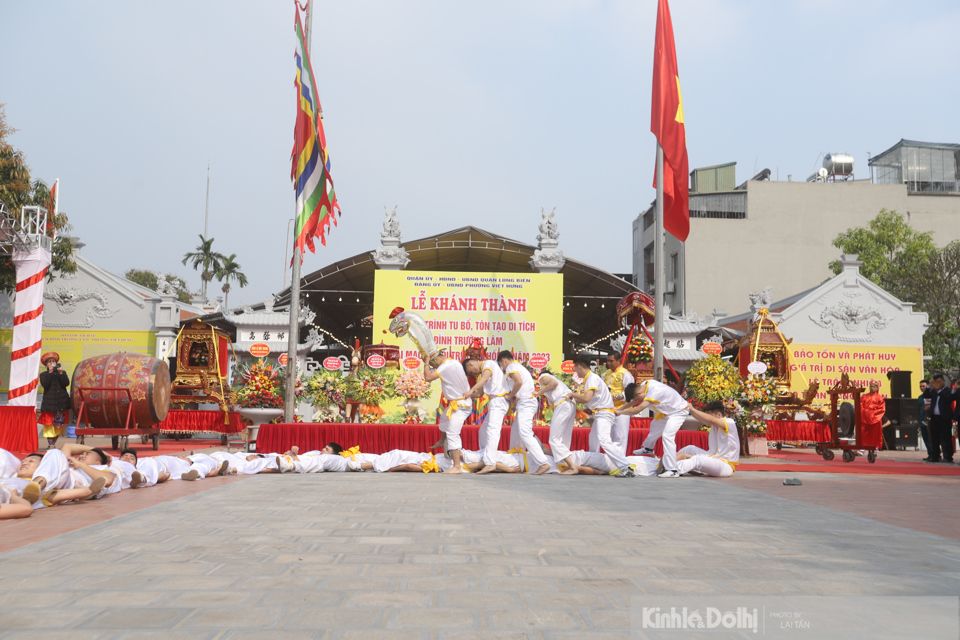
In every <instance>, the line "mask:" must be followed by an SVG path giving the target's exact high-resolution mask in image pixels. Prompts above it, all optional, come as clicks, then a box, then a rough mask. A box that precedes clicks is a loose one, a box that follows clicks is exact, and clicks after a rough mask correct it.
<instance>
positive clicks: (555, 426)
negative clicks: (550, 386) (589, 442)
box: [549, 400, 577, 461]
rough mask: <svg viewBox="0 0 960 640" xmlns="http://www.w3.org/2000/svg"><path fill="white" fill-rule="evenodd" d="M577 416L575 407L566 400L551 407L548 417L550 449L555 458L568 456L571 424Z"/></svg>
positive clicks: (571, 433) (559, 458)
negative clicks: (551, 414)
mask: <svg viewBox="0 0 960 640" xmlns="http://www.w3.org/2000/svg"><path fill="white" fill-rule="evenodd" d="M576 418H577V408H576V407H575V406H574V404H573V403H572V402H570V401H569V400H567V401H566V402H561V403H560V404H558V405H557V406H556V407H554V408H553V417H552V418H550V441H549V444H550V450H551V451H552V452H553V458H554V459H555V460H558V461H560V460H564V459H565V458H568V457H570V442H571V440H572V439H573V425H574V423H575V421H576Z"/></svg>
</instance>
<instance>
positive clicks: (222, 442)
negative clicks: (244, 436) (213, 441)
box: [220, 433, 227, 447]
mask: <svg viewBox="0 0 960 640" xmlns="http://www.w3.org/2000/svg"><path fill="white" fill-rule="evenodd" d="M220 446H221V447H225V446H227V434H225V433H224V434H222V435H221V436H220Z"/></svg>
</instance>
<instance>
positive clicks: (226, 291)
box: [214, 253, 247, 309]
mask: <svg viewBox="0 0 960 640" xmlns="http://www.w3.org/2000/svg"><path fill="white" fill-rule="evenodd" d="M221 257H222V256H221ZM222 258H223V259H222V261H221V263H220V268H219V269H217V272H216V274H214V275H215V276H216V278H217V280H219V281H220V282H222V283H223V288H222V289H221V291H223V308H224V309H229V308H230V307H229V306H228V302H227V301H228V300H229V299H230V281H231V280H233V281H234V282H236V283H237V284H239V285H240V287H241V288H243V287H245V286H247V276H245V275H244V274H243V272H242V271H240V265H239V264H237V260H236V258H237V254H235V253H231V254H230V255H229V256H227V257H222Z"/></svg>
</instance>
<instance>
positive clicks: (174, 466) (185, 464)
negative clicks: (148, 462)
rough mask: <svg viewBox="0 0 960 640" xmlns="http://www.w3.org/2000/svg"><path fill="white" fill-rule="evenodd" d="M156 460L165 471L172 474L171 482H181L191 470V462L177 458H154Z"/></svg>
mask: <svg viewBox="0 0 960 640" xmlns="http://www.w3.org/2000/svg"><path fill="white" fill-rule="evenodd" d="M153 459H154V460H156V461H157V464H158V465H160V466H161V467H162V468H163V470H164V471H166V472H167V473H168V474H170V479H171V480H179V479H180V476H182V475H183V474H185V473H186V472H187V471H189V470H190V462H189V461H187V460H184V459H183V458H178V457H176V456H154V458H153Z"/></svg>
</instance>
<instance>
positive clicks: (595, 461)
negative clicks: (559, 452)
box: [548, 451, 659, 477]
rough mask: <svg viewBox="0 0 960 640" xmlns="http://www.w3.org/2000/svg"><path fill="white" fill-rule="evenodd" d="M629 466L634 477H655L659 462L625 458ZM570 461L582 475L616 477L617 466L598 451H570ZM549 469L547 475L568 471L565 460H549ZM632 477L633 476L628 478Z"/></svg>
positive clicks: (639, 457)
mask: <svg viewBox="0 0 960 640" xmlns="http://www.w3.org/2000/svg"><path fill="white" fill-rule="evenodd" d="M625 459H626V460H627V462H628V463H629V465H630V469H631V470H632V471H633V474H634V475H636V476H655V475H657V464H658V462H659V460H657V459H656V458H651V457H649V456H625ZM570 460H572V462H573V464H574V466H575V467H576V470H577V473H578V475H579V474H581V473H582V474H584V475H588V476H590V475H593V476H596V475H601V476H605V475H611V476H612V475H617V470H618V468H617V465H616V464H615V463H614V462H613V461H612V460H611V459H610V457H609V456H608V455H607V454H606V453H600V452H598V451H571V452H570ZM550 464H551V469H550V471H549V472H548V473H563V472H564V471H566V470H567V469H568V465H567V464H566V461H565V460H562V461H557V462H555V461H554V459H553V458H551V459H550ZM630 477H633V476H630Z"/></svg>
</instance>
